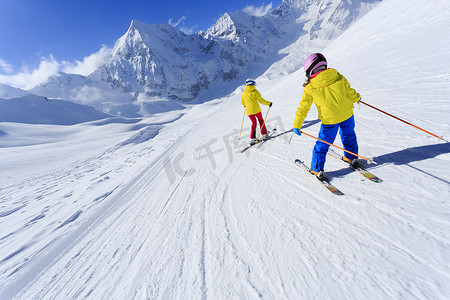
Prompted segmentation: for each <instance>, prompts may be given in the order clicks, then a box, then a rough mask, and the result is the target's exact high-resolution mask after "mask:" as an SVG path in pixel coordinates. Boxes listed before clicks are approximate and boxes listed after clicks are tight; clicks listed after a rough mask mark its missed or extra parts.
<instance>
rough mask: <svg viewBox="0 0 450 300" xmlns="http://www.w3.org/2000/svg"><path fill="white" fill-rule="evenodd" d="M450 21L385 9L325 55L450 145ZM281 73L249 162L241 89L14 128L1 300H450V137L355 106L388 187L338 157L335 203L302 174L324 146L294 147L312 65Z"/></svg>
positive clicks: (363, 145) (8, 147)
mask: <svg viewBox="0 0 450 300" xmlns="http://www.w3.org/2000/svg"><path fill="white" fill-rule="evenodd" d="M449 11H450V4H448V3H447V2H444V1H429V3H425V2H424V1H420V0H409V1H406V0H385V1H383V2H382V3H381V4H379V5H378V6H377V7H376V8H375V9H373V10H372V11H371V12H369V13H368V14H367V15H366V16H365V17H364V18H362V19H360V20H359V21H358V22H356V23H355V24H354V25H353V26H352V27H351V28H349V29H348V31H346V32H345V33H344V34H343V35H342V36H341V37H340V38H339V39H337V40H336V41H334V42H333V43H332V44H331V45H330V46H329V47H327V48H326V49H323V53H324V54H325V55H326V56H327V57H328V58H329V63H330V66H331V67H335V68H337V69H338V70H339V71H340V72H342V73H343V74H344V75H345V76H346V77H347V78H348V79H349V81H350V82H351V83H352V85H353V86H354V87H355V88H356V89H357V90H358V91H359V92H360V93H361V94H362V95H363V100H364V101H366V102H368V103H370V104H372V105H375V106H377V107H379V108H381V109H385V110H387V111H388V112H390V113H392V114H395V115H397V116H399V117H401V118H404V119H406V120H408V121H410V122H412V123H414V124H416V125H418V126H421V127H423V128H425V129H427V130H430V131H432V132H434V133H436V134H438V135H443V136H444V137H445V138H446V139H447V140H448V139H449V137H450V122H449V121H448V115H449V113H450V104H449V102H448V94H449V92H450V84H449V82H450V72H449V68H448V66H447V65H448V63H446V62H448V54H449V53H450V43H449V42H448V39H444V38H442V37H446V36H449V34H450V29H449V28H450V26H449V25H450V24H449V23H450V21H449V20H450V18H449V15H448V12H449ZM404 24H406V25H404ZM436 62H443V63H440V64H437V63H436ZM282 65H283V64H282V63H280V64H278V66H282ZM276 66H277V65H275V67H274V68H273V69H272V70H273V72H271V73H270V74H269V73H266V74H265V75H263V77H261V78H259V79H258V83H259V84H258V86H257V88H258V89H259V90H260V92H261V93H262V95H263V96H264V97H265V98H266V99H268V100H270V101H273V102H274V105H273V107H272V108H271V110H270V113H269V119H268V127H269V128H273V127H276V128H277V130H278V131H279V133H278V135H277V137H276V138H275V139H273V140H271V141H269V142H267V143H266V144H265V146H264V147H263V148H262V149H250V150H249V151H248V152H247V153H244V154H238V153H237V150H238V149H240V148H242V147H243V146H244V145H245V144H246V142H247V141H248V131H249V128H248V126H249V121H248V120H247V119H245V123H244V131H243V138H242V139H241V140H240V141H238V140H237V138H238V136H239V129H240V125H241V120H242V112H243V111H242V107H241V105H240V103H239V102H240V101H239V100H240V95H241V92H242V87H239V88H238V89H237V90H236V91H235V92H234V93H232V94H230V95H229V96H227V97H225V98H222V99H216V100H213V101H210V102H207V103H205V104H202V105H197V106H194V107H192V108H191V109H189V110H188V111H184V112H171V113H165V114H160V115H155V116H153V117H152V118H145V119H129V120H128V121H127V122H125V120H127V119H107V120H105V121H94V122H91V123H86V124H79V125H74V126H45V127H44V126H43V125H21V124H13V123H0V142H1V143H2V148H0V156H1V157H2V160H1V161H0V176H1V178H2V182H1V185H0V199H1V203H0V225H1V226H0V283H1V284H0V299H10V298H16V299H79V298H88V299H148V298H150V299H180V298H183V299H184V298H189V299H198V298H201V299H205V298H211V299H235V298H243V299H256V298H269V299H317V298H318V299H448V298H450V284H449V282H450V263H449V257H450V221H449V220H450V218H449V216H450V212H449V202H448V199H450V163H449V162H450V144H449V143H448V142H444V141H437V139H435V138H433V137H431V136H429V135H426V134H425V133H423V132H421V131H419V130H417V129H415V128H413V127H411V126H408V125H406V124H404V123H401V122H399V121H397V120H394V119H392V118H389V117H387V116H385V115H383V114H381V113H379V112H377V111H374V110H372V109H370V108H368V107H366V106H363V105H361V107H360V108H358V107H355V118H356V122H357V129H356V130H357V134H358V139H359V144H360V154H362V155H364V156H369V157H374V158H375V161H376V162H377V164H376V165H370V171H371V172H373V173H374V174H376V175H378V176H379V177H381V178H382V179H383V180H384V181H383V182H382V183H380V184H376V183H372V182H369V181H366V180H364V179H363V178H362V177H361V176H360V175H359V174H357V173H355V172H353V171H351V170H349V169H348V168H345V166H343V165H342V163H341V162H340V161H337V160H333V159H332V158H329V159H328V161H327V164H326V172H327V174H328V175H329V176H330V177H331V180H332V183H333V184H335V185H336V186H338V187H339V188H340V189H341V190H342V191H343V192H344V193H345V195H344V196H333V195H331V194H330V193H329V192H328V191H327V190H325V189H324V188H323V187H322V186H321V185H320V184H318V183H317V182H316V181H315V179H314V178H311V177H310V176H309V175H308V174H306V173H304V172H303V171H301V170H299V169H298V168H297V167H295V165H294V164H293V160H294V159H295V158H302V159H305V160H307V161H309V160H310V157H311V150H312V147H313V144H314V141H313V140H311V139H310V138H308V137H306V136H304V135H303V136H301V137H297V136H295V137H293V139H292V142H291V143H290V144H289V138H290V136H291V131H290V129H291V127H292V121H293V117H294V112H295V109H296V107H297V105H298V101H299V98H300V96H301V93H302V90H301V82H302V81H303V79H304V78H303V72H302V70H299V71H298V72H295V73H293V74H291V75H287V76H274V75H273V74H282V72H281V71H280V72H277V70H276V68H277V67H276ZM263 111H264V112H266V107H264V108H263ZM182 113H184V115H182ZM316 116H317V112H316V111H315V109H314V108H312V109H311V111H310V114H309V116H308V119H307V121H306V122H305V126H304V128H303V130H304V131H305V132H308V133H311V134H316V133H317V132H318V130H319V126H320V123H319V122H318V120H317V119H316V118H317V117H316ZM21 137H25V138H26V137H29V138H34V142H33V143H31V144H29V145H23V146H16V145H15V144H14V143H13V142H10V141H13V140H14V139H16V140H17V139H20V138H21ZM49 137H51V138H52V139H53V140H51V141H48V138H49ZM39 141H41V142H40V143H39Z"/></svg>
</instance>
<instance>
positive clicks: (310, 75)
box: [294, 53, 361, 180]
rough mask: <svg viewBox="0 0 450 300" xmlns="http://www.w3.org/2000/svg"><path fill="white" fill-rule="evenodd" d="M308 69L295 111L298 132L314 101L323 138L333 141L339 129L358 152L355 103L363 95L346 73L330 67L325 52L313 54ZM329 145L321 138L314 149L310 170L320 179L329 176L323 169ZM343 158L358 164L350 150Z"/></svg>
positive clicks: (349, 146)
mask: <svg viewBox="0 0 450 300" xmlns="http://www.w3.org/2000/svg"><path fill="white" fill-rule="evenodd" d="M304 69H305V72H306V77H307V81H306V82H305V84H304V85H303V86H304V87H305V89H304V90H303V96H302V100H301V101H300V106H299V107H298V109H297V112H296V114H295V120H294V132H295V133H296V134H298V135H301V131H300V128H301V127H302V125H303V122H304V121H305V118H306V116H307V114H308V111H309V109H310V108H311V105H312V103H313V101H314V103H315V105H316V107H317V110H318V112H319V119H320V120H321V121H322V125H321V128H320V132H319V139H322V140H324V141H326V142H328V143H333V142H334V140H335V138H336V135H337V132H338V130H339V134H340V136H341V140H342V144H343V146H344V149H345V150H348V151H351V152H353V153H356V154H358V143H357V140H356V134H355V119H354V117H353V104H354V103H357V102H358V101H359V100H361V95H360V94H358V93H357V92H356V91H355V90H354V89H353V88H351V86H350V83H349V82H348V81H347V79H345V77H344V76H342V75H341V74H339V73H338V72H337V71H336V70H334V69H328V68H327V60H326V59H325V57H324V56H323V55H322V54H321V53H314V54H312V55H310V56H309V57H308V59H307V60H306V62H305V65H304ZM329 147H330V146H329V145H328V144H325V143H323V142H321V141H317V142H316V145H315V147H314V150H313V156H312V161H311V169H310V172H311V173H313V174H315V175H316V176H317V177H318V178H319V179H320V180H323V179H325V177H324V175H323V169H324V165H325V159H326V154H327V152H328V148H329ZM342 159H343V160H344V161H346V162H348V163H350V164H352V165H355V166H356V165H357V164H358V160H357V157H356V156H354V155H352V154H349V153H347V152H345V154H344V156H343V157H342Z"/></svg>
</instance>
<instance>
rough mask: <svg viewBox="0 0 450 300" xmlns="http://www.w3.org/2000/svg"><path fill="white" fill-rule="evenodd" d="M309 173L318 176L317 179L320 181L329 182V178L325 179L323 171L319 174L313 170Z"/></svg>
mask: <svg viewBox="0 0 450 300" xmlns="http://www.w3.org/2000/svg"><path fill="white" fill-rule="evenodd" d="M309 172H310V173H311V174H314V175H316V177H317V179H319V181H328V178H326V177H325V175H324V174H323V171H319V172H317V171H314V170H312V169H309Z"/></svg>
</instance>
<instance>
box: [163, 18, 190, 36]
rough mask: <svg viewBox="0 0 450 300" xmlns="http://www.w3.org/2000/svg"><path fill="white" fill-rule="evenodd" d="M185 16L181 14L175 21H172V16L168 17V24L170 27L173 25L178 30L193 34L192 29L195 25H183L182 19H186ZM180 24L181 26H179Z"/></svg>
mask: <svg viewBox="0 0 450 300" xmlns="http://www.w3.org/2000/svg"><path fill="white" fill-rule="evenodd" d="M186 19H187V18H186V17H185V16H182V17H181V18H179V19H178V21H176V22H175V23H174V22H173V21H172V18H170V19H169V25H170V26H172V27H175V28H177V27H178V29H179V30H181V31H182V32H184V33H186V34H193V33H194V30H195V28H196V27H186V26H184V21H186ZM180 25H181V26H180Z"/></svg>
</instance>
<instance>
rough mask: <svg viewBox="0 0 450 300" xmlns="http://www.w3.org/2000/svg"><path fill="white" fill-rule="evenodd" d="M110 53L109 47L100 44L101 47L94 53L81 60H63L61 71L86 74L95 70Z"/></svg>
mask: <svg viewBox="0 0 450 300" xmlns="http://www.w3.org/2000/svg"><path fill="white" fill-rule="evenodd" d="M109 55H111V49H110V48H108V47H106V46H102V48H101V49H100V50H99V51H97V52H96V53H94V54H91V55H89V56H86V57H85V58H84V59H83V61H78V60H76V61H75V64H71V63H68V62H64V65H65V66H64V67H63V69H62V71H63V72H65V73H68V74H80V75H83V76H87V75H89V74H91V73H92V72H94V71H95V70H97V68H98V67H99V66H100V65H101V64H103V63H105V62H106V59H107V58H108V56H109Z"/></svg>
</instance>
